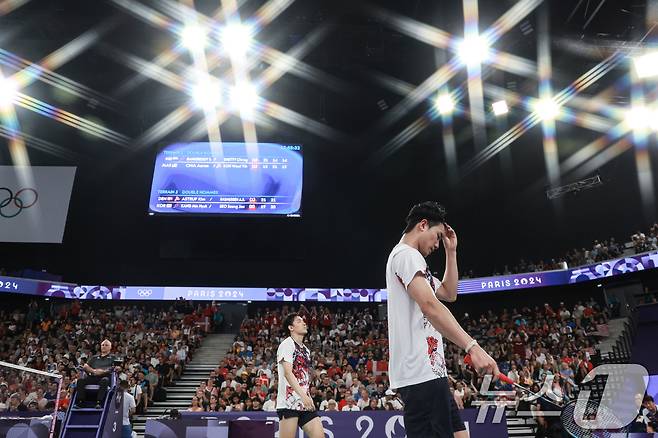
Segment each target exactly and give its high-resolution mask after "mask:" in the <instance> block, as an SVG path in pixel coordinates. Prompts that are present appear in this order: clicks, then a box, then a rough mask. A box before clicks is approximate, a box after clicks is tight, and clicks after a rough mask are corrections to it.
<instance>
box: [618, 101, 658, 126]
mask: <svg viewBox="0 0 658 438" xmlns="http://www.w3.org/2000/svg"><path fill="white" fill-rule="evenodd" d="M656 116H658V114H657V113H656V111H652V110H650V109H649V108H647V107H645V106H635V107H633V108H631V109H630V110H628V112H627V113H626V118H625V120H624V123H625V124H626V126H627V127H628V128H629V129H632V130H633V131H646V130H649V129H656V128H658V124H657V122H656Z"/></svg>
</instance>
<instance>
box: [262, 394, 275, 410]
mask: <svg viewBox="0 0 658 438" xmlns="http://www.w3.org/2000/svg"><path fill="white" fill-rule="evenodd" d="M263 410H264V411H265V412H276V392H274V391H272V392H270V398H268V399H267V401H266V402H265V403H263Z"/></svg>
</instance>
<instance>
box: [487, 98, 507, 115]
mask: <svg viewBox="0 0 658 438" xmlns="http://www.w3.org/2000/svg"><path fill="white" fill-rule="evenodd" d="M491 108H492V109H493V113H494V114H495V115H497V116H502V115H503V114H507V113H508V112H509V108H508V106H507V102H506V101H504V100H499V101H498V102H494V103H493V104H491Z"/></svg>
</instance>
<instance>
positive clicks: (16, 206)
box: [0, 187, 39, 219]
mask: <svg viewBox="0 0 658 438" xmlns="http://www.w3.org/2000/svg"><path fill="white" fill-rule="evenodd" d="M1 192H6V193H7V196H6V197H4V198H2V201H0V216H2V217H4V218H7V219H11V218H12V217H16V216H18V215H19V214H20V213H21V212H22V211H23V210H25V209H27V208H30V207H32V206H33V205H34V204H36V203H37V200H38V199H39V194H38V193H37V191H36V190H34V189H32V188H29V187H27V188H24V189H20V190H19V191H17V192H16V193H14V192H13V191H12V190H11V189H9V188H8V187H0V193H1Z"/></svg>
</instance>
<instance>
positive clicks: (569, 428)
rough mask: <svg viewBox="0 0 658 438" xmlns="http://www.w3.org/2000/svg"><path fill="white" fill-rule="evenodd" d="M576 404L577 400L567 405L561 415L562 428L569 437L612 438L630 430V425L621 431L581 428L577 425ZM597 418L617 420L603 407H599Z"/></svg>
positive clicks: (612, 413)
mask: <svg viewBox="0 0 658 438" xmlns="http://www.w3.org/2000/svg"><path fill="white" fill-rule="evenodd" d="M576 403H577V400H573V401H571V402H569V403H567V404H566V405H565V406H564V408H563V409H562V412H561V413H560V422H561V423H562V428H563V429H564V431H565V432H566V433H567V434H569V436H571V437H573V438H611V437H612V436H613V435H615V434H618V433H625V432H626V431H627V430H628V425H626V426H624V427H622V428H620V429H586V428H583V427H581V426H579V425H578V423H576V415H577V413H576ZM596 418H597V419H599V418H602V419H604V420H613V421H614V420H617V417H616V416H615V414H614V412H611V411H610V410H609V409H606V408H605V407H603V406H597V409H596ZM617 422H619V421H617Z"/></svg>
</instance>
